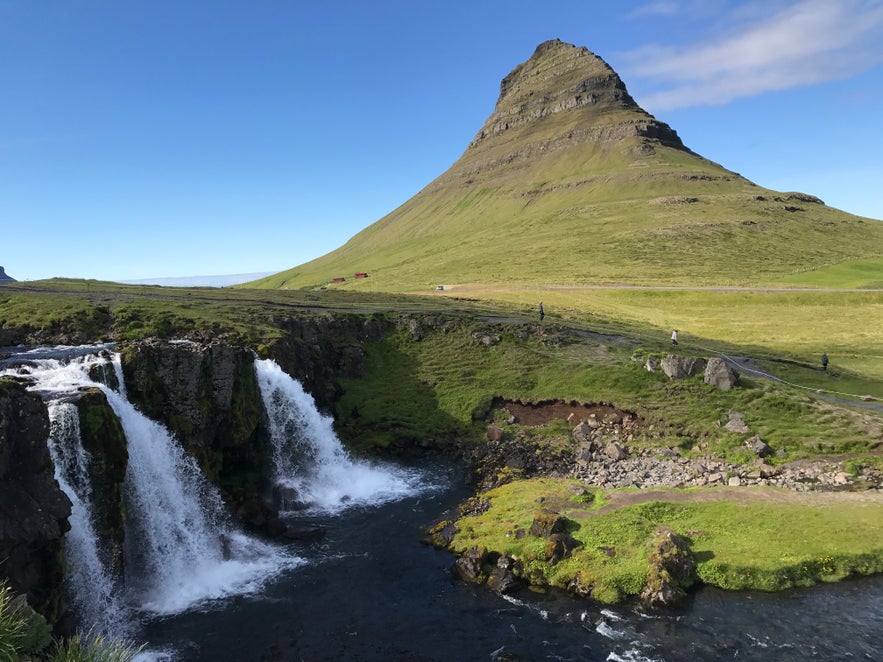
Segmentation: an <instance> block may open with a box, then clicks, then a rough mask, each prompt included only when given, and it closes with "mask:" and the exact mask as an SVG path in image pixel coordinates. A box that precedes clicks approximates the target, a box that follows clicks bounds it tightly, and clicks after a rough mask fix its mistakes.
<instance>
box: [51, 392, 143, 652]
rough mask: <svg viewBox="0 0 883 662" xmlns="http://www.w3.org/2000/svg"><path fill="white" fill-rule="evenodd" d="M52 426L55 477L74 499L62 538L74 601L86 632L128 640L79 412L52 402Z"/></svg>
mask: <svg viewBox="0 0 883 662" xmlns="http://www.w3.org/2000/svg"><path fill="white" fill-rule="evenodd" d="M49 423H50V432H49V453H50V455H51V456H52V462H53V464H54V465H55V478H56V480H58V484H59V485H60V487H61V489H62V490H63V491H64V493H65V494H67V496H68V498H69V499H70V500H71V515H70V519H69V521H70V525H71V529H70V531H69V532H68V534H67V535H66V536H65V538H64V551H65V558H66V559H67V566H68V571H67V575H66V578H65V579H66V582H67V585H68V589H69V590H68V592H69V595H70V599H71V600H72V601H73V603H74V605H75V608H76V611H77V613H78V614H79V616H80V621H81V622H82V624H83V626H84V629H92V630H93V631H94V632H98V633H104V634H109V633H113V634H114V635H115V636H125V635H127V634H128V632H129V622H128V619H127V613H126V609H125V606H124V605H123V604H121V602H120V600H119V597H120V593H119V587H118V586H117V585H116V582H115V581H114V578H113V577H112V576H111V574H110V573H109V572H108V568H107V562H106V559H107V556H106V554H107V551H106V550H103V549H102V545H101V541H100V540H99V538H98V535H97V534H96V532H95V524H94V521H93V514H92V507H91V503H92V500H91V496H92V488H91V485H90V481H89V462H90V457H89V454H88V453H87V452H86V449H84V448H83V443H82V439H81V437H80V418H79V412H78V410H77V407H76V406H75V405H73V404H71V403H69V402H51V403H49ZM84 589H86V590H84Z"/></svg>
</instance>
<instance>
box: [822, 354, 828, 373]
mask: <svg viewBox="0 0 883 662" xmlns="http://www.w3.org/2000/svg"><path fill="white" fill-rule="evenodd" d="M822 370H824V371H825V372H828V355H827V354H822Z"/></svg>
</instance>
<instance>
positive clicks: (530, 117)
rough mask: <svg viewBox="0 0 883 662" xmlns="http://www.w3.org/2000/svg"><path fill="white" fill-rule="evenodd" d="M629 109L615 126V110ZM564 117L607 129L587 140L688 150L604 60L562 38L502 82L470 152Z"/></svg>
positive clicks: (538, 51) (575, 123)
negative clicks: (635, 140) (637, 140)
mask: <svg viewBox="0 0 883 662" xmlns="http://www.w3.org/2000/svg"><path fill="white" fill-rule="evenodd" d="M626 109H627V110H628V111H630V112H631V117H630V118H629V120H628V121H622V120H621V119H620V118H617V119H620V121H618V122H613V121H612V118H613V117H615V115H614V114H613V112H611V111H616V110H626ZM565 113H566V114H568V115H570V116H573V125H572V126H590V127H591V126H592V125H593V124H598V123H601V124H602V125H605V126H603V129H604V130H605V131H602V134H601V135H598V136H593V137H587V138H585V139H587V140H602V141H612V140H619V139H622V138H625V137H630V136H634V137H642V138H645V139H647V140H650V141H656V142H659V143H662V144H665V145H668V146H670V147H674V148H677V149H686V148H685V147H684V145H683V143H682V142H681V139H680V138H679V137H678V135H677V133H676V132H675V131H674V130H672V129H671V127H669V126H668V125H666V124H664V123H662V122H659V121H658V120H656V119H655V118H654V117H653V116H651V115H649V114H647V113H645V112H644V111H643V110H641V109H640V107H639V106H638V105H637V104H636V103H635V101H634V99H632V97H631V96H630V95H629V93H628V91H627V90H626V87H625V84H624V83H623V82H622V79H621V78H620V77H619V76H618V75H617V74H616V72H615V71H613V69H611V68H610V66H609V65H608V64H607V63H606V62H604V60H602V59H601V58H600V57H598V56H597V55H595V54H594V53H592V52H591V51H589V50H588V49H587V48H584V47H577V46H574V45H573V44H567V43H564V42H562V41H560V40H558V39H553V40H550V41H546V42H543V43H542V44H540V45H539V46H537V48H536V50H535V51H534V54H533V55H532V56H531V58H530V59H529V60H527V61H526V62H523V63H522V64H519V65H518V66H517V67H515V69H513V70H512V71H511V72H510V73H509V75H508V76H506V77H505V78H504V79H503V81H502V82H501V83H500V96H499V99H497V105H496V108H495V109H494V112H493V114H492V115H491V116H490V117H489V118H488V120H487V121H486V122H485V123H484V126H482V128H481V130H480V131H479V132H478V134H477V135H476V136H475V138H474V139H473V140H472V142H471V143H470V145H469V147H470V149H476V148H478V147H481V146H483V143H484V142H485V141H490V140H491V139H492V138H496V137H499V136H501V135H502V134H506V133H509V132H515V131H517V130H521V129H525V128H526V127H530V126H533V125H536V124H537V123H538V122H540V121H542V120H544V119H546V118H548V117H550V116H552V115H558V114H565ZM603 113H610V118H611V119H610V120H607V121H603V122H602V121H600V120H599V118H601V117H604V115H603ZM580 119H582V121H579V120H580ZM567 126H568V127H569V128H570V129H571V131H570V134H569V135H568V136H567V137H568V138H569V139H575V138H574V136H573V133H575V132H574V131H573V130H572V126H571V125H567ZM576 139H578V138H576ZM547 147H548V146H547Z"/></svg>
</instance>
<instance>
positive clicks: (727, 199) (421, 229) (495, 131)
mask: <svg viewBox="0 0 883 662" xmlns="http://www.w3.org/2000/svg"><path fill="white" fill-rule="evenodd" d="M586 99H590V101H586ZM881 260H883V222H879V221H874V220H871V219H864V218H859V217H856V216H852V215H850V214H847V213H844V212H842V211H839V210H837V209H833V208H831V207H828V206H826V205H824V204H823V203H822V202H821V201H820V200H818V199H816V198H814V197H812V196H810V195H805V194H801V193H779V192H776V191H771V190H768V189H765V188H762V187H760V186H757V185H755V184H753V183H752V182H750V181H748V180H747V179H745V178H743V177H741V176H740V175H738V174H736V173H733V172H730V171H728V170H726V169H725V168H723V167H721V166H720V165H718V164H716V163H713V162H711V161H709V160H707V159H705V158H702V157H701V156H699V155H697V154H695V153H693V152H691V151H690V150H689V149H687V148H686V147H685V146H683V145H682V144H681V143H680V140H679V139H678V138H677V136H676V134H675V133H674V131H672V130H671V129H670V128H669V127H667V126H666V125H664V124H662V123H660V122H657V121H656V120H655V119H654V118H652V117H651V116H649V115H648V114H647V113H645V112H644V111H643V110H641V109H640V108H639V107H638V106H637V105H635V104H634V102H633V101H632V100H631V98H630V97H629V96H628V93H627V92H626V91H625V87H624V85H622V83H621V81H619V78H618V77H617V76H616V74H615V73H614V72H613V71H612V70H611V69H609V67H607V65H606V64H605V63H604V62H603V61H602V60H600V58H597V57H595V56H594V55H592V54H591V53H589V52H588V51H585V49H577V48H575V47H573V46H569V45H567V44H560V42H557V43H556V42H551V43H550V44H547V45H543V46H541V47H540V48H539V49H538V50H537V53H535V54H534V56H533V57H532V58H531V59H530V60H529V61H528V62H526V63H524V64H522V65H519V67H517V68H516V69H515V70H514V71H513V72H512V73H511V74H510V75H509V76H508V77H507V78H506V79H505V80H504V81H503V85H502V92H501V97H500V100H499V101H498V104H497V107H496V109H495V111H494V113H493V114H492V115H491V117H490V118H489V119H488V120H487V122H485V125H484V126H483V127H482V129H481V130H480V131H479V133H478V135H477V136H476V138H475V139H474V140H473V141H472V142H471V143H470V145H469V147H468V148H467V149H466V151H465V152H464V154H463V155H462V157H461V158H460V159H459V160H458V161H457V162H456V163H455V164H454V165H453V166H451V168H450V169H449V170H448V171H447V172H445V173H444V174H442V175H441V176H439V177H438V178H437V179H436V180H435V181H433V182H431V183H430V184H429V185H428V186H426V188H425V189H423V190H422V191H421V192H420V193H418V194H417V195H416V196H414V197H413V198H412V199H410V200H408V201H407V202H405V203H404V204H403V205H402V206H401V207H399V208H398V209H396V210H395V211H393V212H392V213H390V214H389V215H387V216H386V217H384V218H382V219H380V220H379V221H377V222H376V223H374V224H373V225H371V226H370V227H368V228H366V229H365V230H363V231H362V232H360V233H359V234H357V235H356V236H355V237H353V238H352V239H351V240H350V241H348V242H347V243H346V244H345V245H344V246H342V247H340V248H339V249H337V250H335V251H333V252H331V253H329V254H328V255H325V256H323V257H320V258H318V259H316V260H313V261H312V262H309V263H307V264H304V265H301V266H298V267H295V268H293V269H290V270H288V271H284V272H281V273H279V274H275V275H273V276H270V277H267V278H265V279H262V280H259V281H255V282H253V283H251V284H249V285H248V286H249V287H261V288H283V287H288V288H292V289H294V288H314V287H321V286H332V287H335V288H342V289H357V290H363V291H386V292H402V291H426V290H428V289H431V288H433V287H435V286H436V285H437V284H464V283H485V284H501V283H507V284H523V285H531V284H532V285H537V284H543V285H576V284H586V283H632V284H692V285H696V284H723V285H740V284H741V285H745V284H751V285H757V284H789V285H794V284H804V283H808V284H818V283H820V282H827V281H829V280H834V281H837V282H849V283H850V284H851V286H858V287H862V286H872V285H873V284H874V283H879V282H880V281H881V279H883V277H881V274H880V270H879V266H880V264H881ZM844 263H848V264H844ZM839 265H844V266H839ZM356 272H368V273H369V274H370V276H369V278H366V279H354V278H353V275H354V274H355V273H356ZM334 278H346V279H347V280H346V281H345V282H343V283H335V284H333V285H329V284H330V283H331V281H332V279H334Z"/></svg>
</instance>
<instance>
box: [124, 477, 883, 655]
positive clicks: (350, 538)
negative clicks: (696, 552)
mask: <svg viewBox="0 0 883 662" xmlns="http://www.w3.org/2000/svg"><path fill="white" fill-rule="evenodd" d="M430 473H431V476H432V480H433V481H434V482H436V483H438V484H439V487H436V488H435V489H434V490H432V491H431V492H429V493H425V494H423V495H420V496H413V497H408V498H405V499H403V500H400V501H397V502H394V503H386V504H383V505H380V506H377V507H367V508H357V509H352V510H349V511H346V512H344V513H342V514H338V515H335V516H331V517H327V518H321V517H320V518H315V517H311V518H308V523H320V524H323V525H325V526H327V527H328V533H327V536H326V537H325V538H324V539H323V540H322V541H321V542H319V543H314V544H311V545H300V546H296V547H295V548H293V549H292V553H295V554H296V555H297V556H299V557H301V558H303V559H305V560H306V561H307V562H306V563H305V564H304V565H303V566H300V567H297V568H295V569H292V570H291V571H288V572H285V573H284V574H282V575H281V576H279V577H278V578H277V579H276V580H275V581H273V582H272V583H271V584H269V585H267V586H266V587H265V589H264V590H263V591H262V592H261V593H260V594H259V595H252V596H249V597H238V598H235V599H230V600H226V601H224V602H221V603H217V604H213V605H209V606H207V608H204V609H200V610H196V611H190V612H187V613H183V614H178V615H174V616H169V617H165V618H162V619H158V620H154V621H152V622H150V623H149V624H148V625H147V626H146V627H145V628H144V630H143V631H142V633H141V634H142V636H143V637H144V638H146V640H147V641H149V642H150V645H151V647H152V648H153V650H154V651H159V650H163V649H164V650H166V651H168V652H169V653H170V654H172V655H173V656H174V658H175V659H179V660H377V661H378V662H379V661H381V660H425V661H429V660H439V661H449V660H450V661H455V660H456V661H465V660H493V659H501V660H503V659H518V660H666V661H677V660H685V659H690V660H730V659H732V660H764V661H766V660H783V661H790V660H793V661H795V662H797V661H798V660H799V661H803V660H826V661H827V660H879V659H881V657H880V656H881V652H883V576H876V577H870V578H862V579H859V580H855V581H846V582H841V583H839V584H834V585H827V586H820V587H816V588H812V589H804V590H795V591H790V592H787V593H779V594H764V593H754V592H751V593H730V592H725V591H720V590H716V589H701V590H699V591H697V592H696V593H695V594H693V595H692V596H691V598H690V599H689V600H688V601H687V602H686V603H685V604H684V605H682V606H680V607H679V608H677V609H670V610H664V611H655V612H652V613H651V614H649V615H648V614H641V613H639V612H637V611H636V610H634V609H632V608H630V607H616V608H605V607H601V606H599V605H596V604H592V603H591V602H587V601H584V600H578V599H573V598H570V597H568V596H565V595H561V594H558V593H551V594H550V593H545V594H544V593H534V592H531V591H524V592H523V593H522V594H519V595H517V596H516V597H515V598H514V599H506V598H503V597H500V596H498V595H496V594H494V593H493V592H491V591H490V590H487V589H484V588H481V587H475V586H470V585H467V584H464V583H462V582H460V581H457V580H455V579H453V578H452V576H451V573H450V568H451V565H452V562H453V558H452V556H451V555H450V554H448V553H447V552H444V551H439V550H436V549H433V548H431V547H429V546H427V545H424V544H421V543H420V542H419V540H420V538H421V536H422V535H423V532H424V530H425V528H426V527H427V526H428V525H430V524H431V523H432V522H433V521H434V519H435V518H437V517H438V516H439V515H440V514H441V513H443V512H444V511H445V510H446V509H448V508H451V507H453V506H454V505H455V504H456V503H458V502H459V501H460V500H461V499H463V498H465V497H466V496H467V495H468V491H467V490H466V489H465V487H464V486H463V483H462V480H461V478H460V477H459V476H457V472H456V470H454V469H453V468H451V467H445V466H443V465H439V466H436V467H434V468H433V469H432V470H431V472H430ZM505 654H509V655H514V656H516V657H510V658H507V657H506V655H505Z"/></svg>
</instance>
